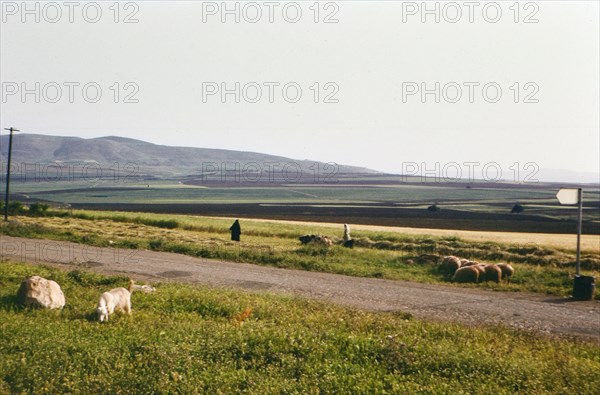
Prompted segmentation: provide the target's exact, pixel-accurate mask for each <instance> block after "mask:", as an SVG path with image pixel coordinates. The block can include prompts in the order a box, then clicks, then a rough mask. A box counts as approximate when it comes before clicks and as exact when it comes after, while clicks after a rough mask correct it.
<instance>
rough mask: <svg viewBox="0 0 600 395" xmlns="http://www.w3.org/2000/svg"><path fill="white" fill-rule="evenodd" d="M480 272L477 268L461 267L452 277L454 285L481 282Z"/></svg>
mask: <svg viewBox="0 0 600 395" xmlns="http://www.w3.org/2000/svg"><path fill="white" fill-rule="evenodd" d="M479 273H480V272H479V270H477V268H476V267H472V266H465V267H461V268H460V269H458V270H457V271H456V273H454V276H452V282H453V283H476V282H477V281H478V280H479Z"/></svg>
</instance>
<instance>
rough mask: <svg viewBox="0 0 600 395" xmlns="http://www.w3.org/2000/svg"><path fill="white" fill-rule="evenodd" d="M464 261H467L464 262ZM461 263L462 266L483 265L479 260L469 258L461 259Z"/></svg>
mask: <svg viewBox="0 0 600 395" xmlns="http://www.w3.org/2000/svg"><path fill="white" fill-rule="evenodd" d="M463 261H466V262H464V263H463ZM461 264H462V266H477V265H481V263H479V262H477V261H469V260H468V259H461Z"/></svg>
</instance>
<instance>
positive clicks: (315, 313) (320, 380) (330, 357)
mask: <svg viewBox="0 0 600 395" xmlns="http://www.w3.org/2000/svg"><path fill="white" fill-rule="evenodd" d="M34 274H37V275H41V276H43V277H46V278H50V279H53V280H55V281H57V282H58V283H59V284H61V286H62V288H63V291H64V293H65V295H66V298H67V305H66V306H65V308H64V309H63V310H62V311H48V310H38V309H30V308H22V307H19V306H17V305H16V304H15V302H16V301H15V296H14V295H15V294H16V291H17V289H18V287H19V284H20V282H21V281H22V279H24V278H25V277H27V276H30V275H34ZM126 284H127V278H125V277H114V276H113V277H106V276H102V275H98V274H93V273H89V272H85V271H72V272H66V271H61V270H59V269H54V268H49V267H45V266H32V265H25V264H18V263H10V262H5V263H3V264H2V265H0V337H1V338H2V342H0V393H31V394H57V393H108V392H110V393H190V394H193V393H211V394H213V393H214V394H219V393H249V394H270V393H277V394H288V393H311V394H318V393H336V394H337V393H339V394H356V393H365V394H366V393H369V394H375V393H423V394H427V393H428V394H499V395H500V394H526V393H528V394H534V393H535V394H567V393H573V391H576V392H577V393H578V394H594V393H597V392H596V391H597V389H598V388H600V375H598V372H599V371H600V349H599V347H598V345H597V344H594V343H590V342H586V341H581V340H570V339H554V338H549V337H546V336H543V335H536V334H532V333H529V332H525V331H515V330H512V329H508V328H504V327H500V326H482V327H465V326H461V325H458V324H449V323H444V324H441V323H430V322H425V321H421V320H417V319H414V318H412V317H411V316H410V315H409V314H403V313H383V312H381V313H373V312H365V311H360V310H356V309H351V308H344V307H339V306H335V305H331V304H325V303H321V302H317V301H310V300H306V299H302V298H298V297H291V296H281V295H274V294H270V293H264V292H260V293H258V292H257V293H251V292H244V291H238V290H231V289H225V288H215V287H200V286H190V285H183V284H175V283H162V284H161V283H159V284H153V285H155V286H156V288H157V291H156V292H155V293H152V294H144V293H134V294H133V295H132V304H133V314H132V316H125V315H116V316H114V317H112V318H111V320H110V321H109V322H108V323H103V324H100V323H98V322H97V321H96V319H95V316H94V314H93V313H94V307H95V304H96V302H97V299H98V296H99V295H100V294H101V292H103V291H105V290H108V289H110V288H112V287H116V286H124V285H126Z"/></svg>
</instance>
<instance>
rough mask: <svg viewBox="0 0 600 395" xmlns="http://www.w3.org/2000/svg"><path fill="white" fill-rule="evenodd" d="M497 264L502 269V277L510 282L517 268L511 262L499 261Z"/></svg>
mask: <svg viewBox="0 0 600 395" xmlns="http://www.w3.org/2000/svg"><path fill="white" fill-rule="evenodd" d="M496 266H498V267H499V268H500V270H501V271H502V278H503V279H505V280H506V282H507V283H510V278H511V277H512V275H513V274H514V273H515V269H514V268H513V267H512V266H511V265H510V264H509V263H499V264H497V265H496Z"/></svg>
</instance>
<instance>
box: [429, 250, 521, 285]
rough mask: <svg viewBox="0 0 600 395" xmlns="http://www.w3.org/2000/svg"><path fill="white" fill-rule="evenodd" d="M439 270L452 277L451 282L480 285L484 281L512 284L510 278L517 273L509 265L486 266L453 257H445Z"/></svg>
mask: <svg viewBox="0 0 600 395" xmlns="http://www.w3.org/2000/svg"><path fill="white" fill-rule="evenodd" d="M439 270H440V271H441V272H442V273H444V274H446V275H448V276H452V280H451V281H452V282H457V283H480V282H484V281H495V282H497V283H499V282H500V281H502V280H506V282H507V283H510V278H511V277H512V275H513V274H514V273H515V269H514V268H513V267H512V266H511V265H510V264H508V263H498V264H489V265H486V264H482V263H479V262H475V261H469V260H468V259H461V258H459V257H457V256H453V255H450V256H447V257H444V259H443V260H442V262H441V263H440V264H439Z"/></svg>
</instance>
